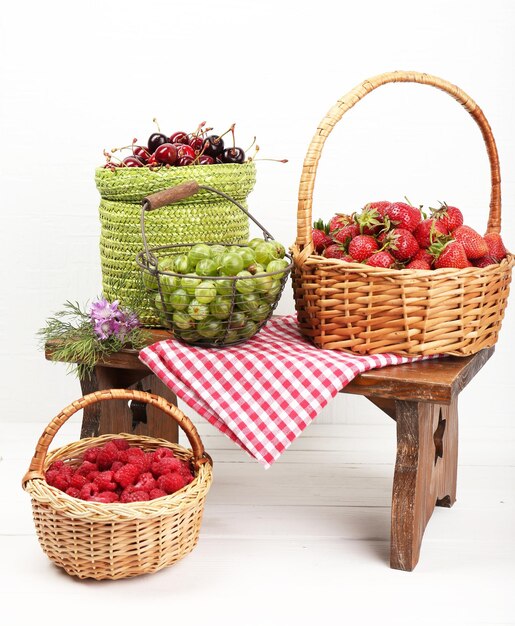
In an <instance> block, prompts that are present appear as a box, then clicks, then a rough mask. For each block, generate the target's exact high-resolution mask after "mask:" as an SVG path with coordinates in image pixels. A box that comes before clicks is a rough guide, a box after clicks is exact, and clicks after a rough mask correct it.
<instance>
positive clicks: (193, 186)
mask: <svg viewBox="0 0 515 626" xmlns="http://www.w3.org/2000/svg"><path fill="white" fill-rule="evenodd" d="M198 190H199V184H198V183H197V181H195V180H188V181H186V182H185V183H181V184H180V185H176V186H175V187H169V188H168V189H163V190H162V191H157V192H156V193H153V194H150V195H149V196H147V197H146V198H143V208H144V209H145V211H154V210H155V209H160V208H161V207H164V206H167V205H168V204H173V203H174V202H179V200H184V199H185V198H189V197H190V196H194V195H195V194H196V193H197V191H198Z"/></svg>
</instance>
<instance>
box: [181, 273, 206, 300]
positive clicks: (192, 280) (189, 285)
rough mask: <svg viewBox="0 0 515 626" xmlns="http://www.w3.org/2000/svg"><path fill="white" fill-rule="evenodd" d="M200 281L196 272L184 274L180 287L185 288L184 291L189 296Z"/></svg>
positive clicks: (192, 294)
mask: <svg viewBox="0 0 515 626" xmlns="http://www.w3.org/2000/svg"><path fill="white" fill-rule="evenodd" d="M201 282H202V279H201V278H198V276H197V275H196V274H191V275H188V276H185V277H184V278H181V287H182V288H183V289H185V290H186V293H187V294H188V295H189V296H194V295H195V289H196V288H197V287H198V286H199V285H200V283H201Z"/></svg>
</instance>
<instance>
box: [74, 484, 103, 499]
mask: <svg viewBox="0 0 515 626" xmlns="http://www.w3.org/2000/svg"><path fill="white" fill-rule="evenodd" d="M98 492H99V488H98V485H96V484H95V483H86V484H85V485H84V487H82V489H81V490H80V494H79V498H80V499H81V500H89V499H90V498H92V497H93V496H96V495H97V493H98Z"/></svg>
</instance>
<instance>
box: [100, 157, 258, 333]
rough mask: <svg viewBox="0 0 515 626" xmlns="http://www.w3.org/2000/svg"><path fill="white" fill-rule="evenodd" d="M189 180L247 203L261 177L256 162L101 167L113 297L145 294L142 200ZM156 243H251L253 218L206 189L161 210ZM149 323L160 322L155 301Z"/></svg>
mask: <svg viewBox="0 0 515 626" xmlns="http://www.w3.org/2000/svg"><path fill="white" fill-rule="evenodd" d="M188 180H195V181H197V182H198V183H199V184H200V185H207V186H210V187H216V188H217V189H219V190H220V191H223V192H224V193H226V194H227V195H229V196H231V197H233V198H235V199H236V200H238V201H239V202H241V203H242V204H243V205H244V206H245V207H246V206H247V205H246V198H247V196H248V195H249V193H250V192H251V191H252V189H253V187H254V184H255V182H256V168H255V165H254V163H252V162H250V163H242V164H237V163H230V164H229V163H228V164H220V165H195V166H187V167H173V168H159V169H155V170H151V169H148V168H143V167H142V168H139V167H134V168H132V167H126V168H117V169H115V170H109V169H106V168H98V169H97V170H96V172H95V182H96V185H97V189H98V191H99V192H100V195H101V200H100V209H99V210H100V223H101V232H100V260H101V266H102V286H103V292H104V295H105V296H106V297H107V298H109V299H111V300H112V299H120V300H122V302H123V301H124V299H125V300H127V299H130V300H134V299H139V297H140V294H141V290H142V289H141V271H140V269H139V268H138V266H137V265H136V255H137V254H138V252H140V251H141V246H142V240H141V226H140V214H141V201H142V200H143V198H144V197H145V196H147V195H149V194H152V193H155V192H156V191H160V190H162V189H166V188H168V187H173V186H175V185H178V184H180V183H182V182H185V181H188ZM146 233H147V239H148V242H149V245H150V246H160V245H171V244H176V243H186V244H187V243H195V242H198V241H205V242H213V243H221V242H226V243H235V244H237V243H238V244H239V243H246V242H247V241H248V238H249V225H248V218H247V216H246V215H244V214H243V212H242V211H240V210H239V209H238V207H236V206H234V204H232V203H231V202H229V201H225V200H224V199H222V198H220V197H219V196H214V195H213V194H209V193H208V192H200V193H198V194H196V195H195V196H194V197H191V198H187V199H185V200H182V201H180V202H177V203H176V204H173V205H170V206H168V207H165V208H163V209H161V211H155V212H154V213H152V214H151V215H149V216H148V218H147V222H146ZM138 313H139V316H140V319H141V321H142V323H143V324H145V325H146V326H159V325H160V321H159V318H157V317H156V315H155V309H154V308H153V306H152V304H151V303H150V301H149V300H144V301H143V304H142V306H141V307H140V308H139V310H138Z"/></svg>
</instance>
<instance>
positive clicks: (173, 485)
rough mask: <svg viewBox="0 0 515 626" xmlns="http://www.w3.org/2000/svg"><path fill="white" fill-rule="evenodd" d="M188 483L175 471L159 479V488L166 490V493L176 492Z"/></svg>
mask: <svg viewBox="0 0 515 626" xmlns="http://www.w3.org/2000/svg"><path fill="white" fill-rule="evenodd" d="M185 485H186V481H185V480H184V477H183V476H181V475H180V474H178V473H177V472H174V473H173V474H165V475H164V476H160V477H159V478H158V479H157V487H158V489H162V490H163V491H166V493H175V492H176V491H179V489H182V488H183V487H184V486H185Z"/></svg>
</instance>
